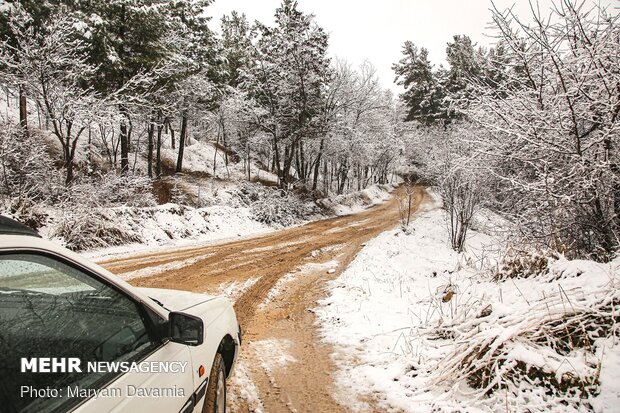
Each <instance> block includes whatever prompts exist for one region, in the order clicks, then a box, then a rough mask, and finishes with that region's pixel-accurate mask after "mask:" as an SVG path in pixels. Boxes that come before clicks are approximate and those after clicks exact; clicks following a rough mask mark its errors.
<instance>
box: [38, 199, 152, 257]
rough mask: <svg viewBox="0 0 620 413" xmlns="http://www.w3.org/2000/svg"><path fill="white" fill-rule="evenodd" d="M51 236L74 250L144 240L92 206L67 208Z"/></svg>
mask: <svg viewBox="0 0 620 413" xmlns="http://www.w3.org/2000/svg"><path fill="white" fill-rule="evenodd" d="M50 236H51V237H52V238H53V237H59V238H61V239H63V240H64V242H65V246H66V247H67V248H69V249H72V250H74V251H83V250H89V249H93V248H103V247H110V246H115V245H123V244H128V243H132V242H142V238H141V237H140V236H139V235H137V234H135V233H132V232H129V231H127V230H125V229H123V228H122V226H121V224H120V223H119V222H117V221H116V220H115V219H112V218H111V217H109V216H107V215H106V214H105V213H104V212H102V211H101V210H98V209H92V208H77V209H72V210H67V211H66V212H65V213H64V214H63V216H62V217H61V218H60V220H58V222H57V223H56V224H55V226H54V229H53V231H52V232H51V233H50Z"/></svg>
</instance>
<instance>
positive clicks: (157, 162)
mask: <svg viewBox="0 0 620 413" xmlns="http://www.w3.org/2000/svg"><path fill="white" fill-rule="evenodd" d="M163 129H164V124H163V123H161V122H159V123H158V124H157V151H156V154H155V175H156V177H157V179H159V178H161V133H162V131H163Z"/></svg>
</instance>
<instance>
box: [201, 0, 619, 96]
mask: <svg viewBox="0 0 620 413" xmlns="http://www.w3.org/2000/svg"><path fill="white" fill-rule="evenodd" d="M589 1H592V0H589ZM600 1H601V2H602V3H601V4H603V5H605V4H613V5H614V6H616V7H617V6H618V5H620V0H600ZM280 3H281V1H280V0H215V2H214V3H213V4H212V5H210V6H209V7H208V8H207V14H208V15H209V16H212V17H213V24H212V27H213V28H214V29H216V30H219V20H220V18H221V16H222V15H224V14H228V13H230V12H231V11H232V10H237V11H239V12H243V13H245V14H246V16H247V17H248V19H249V20H250V21H251V22H253V21H254V20H259V21H261V22H263V23H265V24H269V25H272V24H273V22H274V19H273V14H274V11H275V9H276V8H277V7H278V6H279V5H280ZM298 4H299V8H300V9H301V10H302V11H304V12H306V13H312V14H314V15H315V16H316V21H317V23H318V24H319V25H320V26H321V27H323V28H324V29H325V30H326V31H327V32H328V33H329V34H330V36H329V52H330V55H331V56H338V57H340V58H343V59H345V60H347V61H349V62H351V63H353V64H355V65H358V64H360V63H361V62H363V61H364V60H365V59H368V60H369V61H370V62H372V64H373V65H374V66H375V67H376V68H377V73H378V75H379V78H380V81H381V84H382V85H383V86H384V87H389V88H391V89H393V90H395V91H398V90H399V89H397V87H396V85H394V84H393V81H394V74H393V72H392V69H391V66H392V64H393V63H395V62H397V61H398V60H399V59H400V58H401V47H402V45H403V43H404V42H405V40H411V41H412V42H414V43H415V44H416V45H417V46H418V47H426V48H427V49H428V50H429V57H430V60H431V62H432V63H434V64H436V65H439V64H441V63H445V49H446V43H447V42H448V41H450V40H451V39H452V36H453V35H455V34H467V35H468V36H469V37H471V38H472V40H474V41H475V42H477V43H478V44H480V45H489V44H491V43H492V42H493V39H492V38H490V37H489V36H485V34H486V35H489V34H492V31H490V30H488V25H489V22H490V20H491V13H490V11H489V8H490V7H491V2H490V1H489V0H374V1H368V0H298ZM495 4H496V6H497V7H498V8H500V9H503V8H505V7H509V6H512V5H514V10H515V11H516V12H517V14H518V15H523V16H527V15H529V14H531V13H530V6H529V3H528V1H527V0H495ZM539 4H540V7H541V11H542V10H547V9H549V7H550V4H551V0H539ZM544 14H546V12H545V13H544Z"/></svg>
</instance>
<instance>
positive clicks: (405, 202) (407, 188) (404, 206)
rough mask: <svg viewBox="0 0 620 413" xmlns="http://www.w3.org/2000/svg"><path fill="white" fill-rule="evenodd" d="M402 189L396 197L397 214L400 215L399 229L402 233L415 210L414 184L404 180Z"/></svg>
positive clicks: (405, 230)
mask: <svg viewBox="0 0 620 413" xmlns="http://www.w3.org/2000/svg"><path fill="white" fill-rule="evenodd" d="M403 187H404V191H403V193H401V194H399V195H398V213H399V215H400V228H401V229H402V230H403V232H407V231H408V230H409V223H410V222H411V217H412V215H413V213H414V211H415V208H416V199H415V198H416V183H414V182H412V181H411V180H406V181H405V183H404V185H403Z"/></svg>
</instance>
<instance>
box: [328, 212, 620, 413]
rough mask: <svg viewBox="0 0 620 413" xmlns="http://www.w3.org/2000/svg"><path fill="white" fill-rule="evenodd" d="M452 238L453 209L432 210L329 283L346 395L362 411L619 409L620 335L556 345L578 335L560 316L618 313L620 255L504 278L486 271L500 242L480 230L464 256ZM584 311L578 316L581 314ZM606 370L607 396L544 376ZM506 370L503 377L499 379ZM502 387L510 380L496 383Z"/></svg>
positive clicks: (331, 327)
mask: <svg viewBox="0 0 620 413" xmlns="http://www.w3.org/2000/svg"><path fill="white" fill-rule="evenodd" d="M447 240H448V235H447V226H446V221H445V213H444V212H443V211H442V210H439V209H434V210H431V211H427V212H425V213H423V214H421V216H419V217H418V218H417V219H416V220H415V221H414V222H413V224H412V230H411V231H410V234H409V235H406V234H404V233H403V232H401V231H400V230H393V231H387V232H385V233H383V234H381V235H380V236H379V237H377V238H375V239H373V240H371V241H369V242H368V243H367V245H366V246H365V247H364V249H363V250H362V251H361V252H360V253H359V254H358V256H357V257H356V258H355V260H354V261H353V262H352V263H351V265H350V266H349V267H348V268H347V270H345V272H343V273H342V274H341V275H340V276H339V277H338V278H337V279H336V280H334V281H332V282H331V283H330V284H329V288H330V295H329V296H328V297H327V298H326V299H324V300H322V301H321V302H320V303H319V308H318V309H317V310H316V313H317V315H318V317H319V323H320V328H321V332H322V336H323V338H324V340H325V341H326V342H328V343H331V344H332V345H334V348H335V352H334V354H333V358H334V360H335V362H336V365H337V367H338V372H337V374H336V383H337V386H336V387H337V389H338V390H337V391H336V394H335V397H337V398H338V399H339V400H340V401H341V402H342V403H344V404H346V405H348V406H350V407H351V408H352V409H353V410H356V411H358V410H359V411H364V410H370V407H369V405H368V404H367V403H366V402H365V401H364V400H367V397H368V396H370V397H371V398H372V399H374V400H376V402H377V403H378V404H379V406H380V407H381V408H382V409H384V410H385V411H406V412H431V411H437V412H439V411H441V412H453V411H466V412H506V411H530V412H543V411H552V412H564V411H567V412H576V411H596V412H608V411H613V410H614V409H615V408H617V406H618V405H619V403H620V396H619V393H620V376H618V374H619V373H618V371H620V368H619V367H620V366H619V365H618V363H620V344H619V343H618V340H617V339H605V338H603V337H601V338H597V337H596V334H597V333H593V334H594V336H593V337H592V338H591V341H592V342H589V343H588V344H587V345H586V346H585V347H591V348H594V349H596V351H594V352H589V351H586V350H585V348H584V347H583V346H582V347H580V346H578V345H574V348H573V347H570V348H569V350H566V351H559V350H558V347H557V346H556V347H553V346H552V345H551V344H549V343H558V342H561V339H564V341H566V340H565V339H566V337H567V336H566V334H562V331H561V330H562V328H563V327H562V326H563V324H561V323H556V324H554V323H555V322H556V321H558V320H560V321H561V320H562V319H563V317H567V319H572V320H577V322H583V323H586V322H587V320H590V319H592V318H591V317H593V316H598V315H601V316H602V315H604V314H606V313H605V310H601V308H603V309H604V308H607V307H609V304H608V305H607V307H605V306H601V305H600V303H608V302H610V303H612V304H611V310H610V311H611V314H612V315H613V316H614V317H616V319H617V318H618V313H617V311H618V310H617V309H614V307H613V306H614V304H613V303H616V304H615V305H617V303H618V302H620V300H619V298H620V297H618V296H619V295H620V294H619V293H618V289H617V283H618V281H619V280H618V270H620V259H616V260H615V261H613V262H611V263H609V264H598V263H594V262H591V261H568V260H566V259H565V258H562V257H560V258H559V259H558V260H555V261H552V262H550V264H549V266H548V268H549V269H548V271H547V272H546V273H543V274H540V275H538V276H536V277H532V278H526V279H525V278H516V279H515V278H511V279H508V280H506V281H502V282H494V281H492V279H491V276H490V274H489V273H488V272H484V271H481V270H480V268H481V266H482V265H483V264H484V265H488V264H489V263H492V262H493V259H495V258H494V257H493V255H494V254H496V252H497V249H498V248H497V244H498V240H497V239H495V238H494V237H491V236H489V235H486V234H483V233H478V232H472V233H471V234H470V236H469V238H468V245H469V248H468V252H467V253H464V254H461V255H459V254H457V253H455V252H454V251H452V250H451V249H450V247H449V246H448V245H447ZM596 305H598V307H596ZM595 307H596V308H598V309H595V310H594V311H592V309H593V308H595ZM573 313H576V314H578V316H577V317H573V318H570V315H571V314H573ZM588 317H590V318H588ZM609 324H611V323H609ZM557 325H559V326H560V327H557ZM554 326H555V327H554ZM554 328H555V330H554ZM613 328H616V327H615V324H614V327H613ZM558 330H559V331H558ZM576 331H577V332H578V333H579V332H580V331H581V330H579V329H577V330H576ZM601 334H602V333H601ZM549 337H551V338H549ZM578 337H579V334H577V338H571V340H578ZM554 340H555V341H554ZM483 362H484V363H487V364H484V363H483ZM519 363H522V364H519ZM523 365H525V366H529V367H528V368H529V369H530V370H528V371H529V374H530V375H532V376H536V377H538V378H536V379H533V380H534V382H535V380H539V382H536V383H537V384H536V385H533V384H532V383H530V382H528V380H529V379H524V380H520V379H519V378H518V377H517V376H515V374H521V373H523V372H522V371H520V370H518V368H519V366H523ZM468 366H469V367H471V370H467V368H469V367H468ZM472 366H473V367H472ZM485 366H491V370H484V367H485ZM601 366H602V369H601V370H600V377H599V379H600V383H601V387H600V394H599V395H598V396H594V395H592V394H590V396H588V397H589V398H587V399H586V400H581V397H580V395H579V394H572V393H571V394H568V393H567V394H556V395H553V394H548V393H549V392H548V391H545V389H544V388H543V387H542V386H541V384H540V380H544V381H545V382H547V383H548V382H553V381H554V380H557V381H558V382H559V383H571V382H573V383H574V382H575V381H576V380H578V381H579V380H580V382H581V383H586V384H587V383H590V382H591V380H594V379H592V378H593V377H594V378H595V377H597V374H598V369H599V368H600V367H601ZM476 369H478V370H476ZM474 370H475V371H478V372H484V371H487V372H488V373H486V374H487V376H482V379H481V380H482V381H481V382H480V383H478V384H479V385H480V386H479V387H478V388H474V387H470V386H473V385H474V384H475V380H473V378H474V377H476V376H475V374H473V373H472V372H474ZM497 372H499V373H497ZM515 372H516V373H515ZM465 373H468V374H469V373H471V375H470V379H471V380H473V381H471V382H468V379H466V376H467V374H465ZM493 373H495V374H493ZM498 374H499V381H497V382H493V380H494V379H498ZM523 374H524V375H526V374H525V373H523ZM484 377H487V378H486V380H487V381H486V382H485V381H484V380H485V379H484ZM515 377H517V378H515ZM527 377H529V376H527ZM527 377H526V378H527ZM511 380H514V382H512V381H511ZM515 383H516V384H515ZM494 384H495V385H498V384H499V385H504V386H507V388H506V387H503V388H502V387H500V389H499V390H496V391H494V390H493V389H496V387H493V385H494ZM556 385H557V383H556ZM584 386H585V387H583V388H584V389H587V388H588V387H587V386H586V385H585V384H584ZM485 389H489V394H490V395H489V396H485V395H484V393H485ZM593 394H596V392H593Z"/></svg>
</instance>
